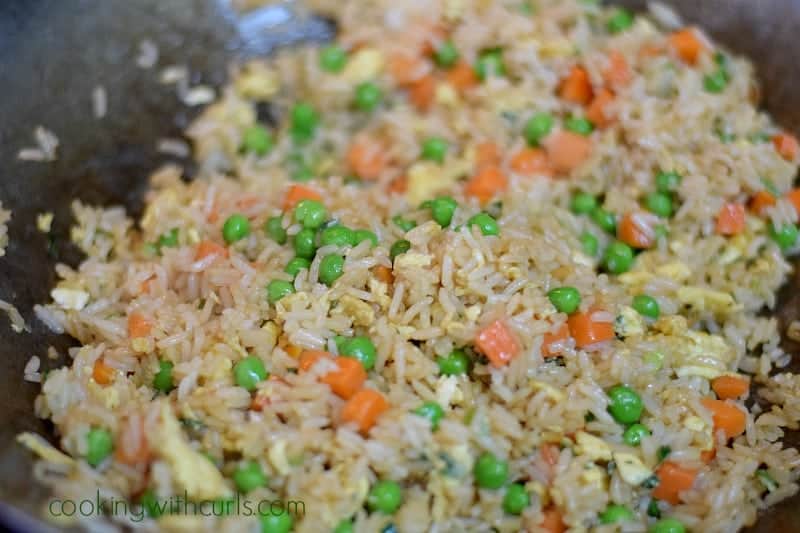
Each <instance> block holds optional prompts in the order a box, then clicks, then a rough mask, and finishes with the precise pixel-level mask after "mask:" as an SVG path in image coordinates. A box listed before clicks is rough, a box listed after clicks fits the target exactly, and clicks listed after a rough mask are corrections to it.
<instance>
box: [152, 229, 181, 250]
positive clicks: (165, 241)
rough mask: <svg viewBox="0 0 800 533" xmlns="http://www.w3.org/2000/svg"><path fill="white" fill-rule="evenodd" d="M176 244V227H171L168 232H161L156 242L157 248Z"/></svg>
mask: <svg viewBox="0 0 800 533" xmlns="http://www.w3.org/2000/svg"><path fill="white" fill-rule="evenodd" d="M178 244H179V242H178V228H172V229H171V230H169V231H168V232H166V233H163V234H161V236H160V237H159V238H158V241H157V242H156V246H157V247H158V248H176V247H177V246H178Z"/></svg>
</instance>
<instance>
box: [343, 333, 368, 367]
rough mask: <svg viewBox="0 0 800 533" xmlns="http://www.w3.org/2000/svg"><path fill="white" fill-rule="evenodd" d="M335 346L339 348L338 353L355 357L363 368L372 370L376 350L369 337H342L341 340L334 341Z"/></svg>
mask: <svg viewBox="0 0 800 533" xmlns="http://www.w3.org/2000/svg"><path fill="white" fill-rule="evenodd" d="M336 346H337V347H338V348H339V354H340V355H343V356H345V357H352V358H353V359H357V360H358V361H359V362H360V363H361V366H363V367H364V370H372V369H373V367H374V366H375V359H376V358H377V357H378V351H377V349H376V348H375V344H373V342H372V341H371V340H370V339H369V337H363V336H359V337H352V338H350V339H347V338H343V339H342V340H341V342H337V343H336Z"/></svg>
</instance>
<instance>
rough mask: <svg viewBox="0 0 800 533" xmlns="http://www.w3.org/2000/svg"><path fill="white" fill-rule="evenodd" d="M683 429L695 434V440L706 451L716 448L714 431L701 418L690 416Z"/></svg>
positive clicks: (684, 422) (686, 419) (684, 421)
mask: <svg viewBox="0 0 800 533" xmlns="http://www.w3.org/2000/svg"><path fill="white" fill-rule="evenodd" d="M683 427H685V428H686V429H688V430H690V431H692V432H694V433H695V439H696V440H697V441H699V442H700V444H701V445H702V446H703V449H704V450H710V449H712V448H713V447H714V430H713V428H712V427H711V426H709V425H708V424H706V423H705V421H704V420H703V419H702V418H700V417H699V416H694V415H690V416H687V417H686V418H685V419H684V420H683Z"/></svg>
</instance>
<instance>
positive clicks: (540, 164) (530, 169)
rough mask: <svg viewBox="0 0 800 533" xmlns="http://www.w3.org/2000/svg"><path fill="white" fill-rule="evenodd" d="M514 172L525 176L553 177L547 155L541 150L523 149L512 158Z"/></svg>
mask: <svg viewBox="0 0 800 533" xmlns="http://www.w3.org/2000/svg"><path fill="white" fill-rule="evenodd" d="M511 168H512V169H513V170H514V172H517V173H519V174H523V175H525V176H534V175H539V176H548V177H549V176H552V175H553V169H552V168H550V162H549V161H548V160H547V154H546V153H545V151H544V150H542V149H541V148H523V149H522V150H520V151H519V152H517V153H516V154H514V157H512V158H511Z"/></svg>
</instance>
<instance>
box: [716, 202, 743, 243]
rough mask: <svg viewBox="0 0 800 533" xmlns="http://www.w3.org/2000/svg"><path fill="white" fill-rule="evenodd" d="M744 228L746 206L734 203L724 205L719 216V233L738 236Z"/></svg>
mask: <svg viewBox="0 0 800 533" xmlns="http://www.w3.org/2000/svg"><path fill="white" fill-rule="evenodd" d="M744 228H745V224H744V206H743V205H742V204H733V203H729V204H725V205H723V206H722V209H720V210H719V213H718V214H717V233H718V234H720V235H738V234H739V233H741V232H743V231H744Z"/></svg>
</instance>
